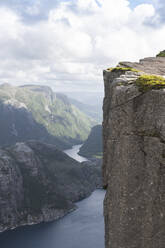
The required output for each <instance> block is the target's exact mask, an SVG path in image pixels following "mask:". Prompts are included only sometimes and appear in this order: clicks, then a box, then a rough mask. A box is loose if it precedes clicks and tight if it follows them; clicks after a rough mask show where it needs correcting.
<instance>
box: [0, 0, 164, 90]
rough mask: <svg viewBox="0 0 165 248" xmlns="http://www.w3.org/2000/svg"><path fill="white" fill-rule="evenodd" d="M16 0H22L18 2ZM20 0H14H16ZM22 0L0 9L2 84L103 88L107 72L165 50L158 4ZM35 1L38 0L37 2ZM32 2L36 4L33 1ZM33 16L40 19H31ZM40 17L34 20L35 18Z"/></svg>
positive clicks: (115, 0) (121, 0)
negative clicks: (154, 23)
mask: <svg viewBox="0 0 165 248" xmlns="http://www.w3.org/2000/svg"><path fill="white" fill-rule="evenodd" d="M15 1H16V0H15ZM13 2H14V1H12V3H13ZM29 2H31V1H25V3H24V11H23V12H22V13H20V8H19V7H20V1H18V0H17V5H16V6H17V8H14V7H13V6H14V5H11V6H12V7H11V8H9V7H7V6H5V7H4V6H1V7H0V16H1V19H0V29H1V32H0V46H1V49H0V82H2V83H3V82H8V83H13V84H25V83H39V84H47V85H50V86H51V87H52V88H53V89H55V90H56V91H65V90H66V91H69V90H70V91H71V90H75V91H76V90H82V91H86V90H95V91H97V90H101V89H102V88H103V83H102V70H103V69H104V68H107V67H109V66H112V65H115V64H116V63H117V62H119V61H121V60H133V61H134V60H138V59H139V58H142V57H145V56H150V55H151V56H152V55H155V54H156V53H157V52H158V51H159V50H162V49H164V44H165V36H164V32H165V24H162V25H160V26H159V27H156V28H155V26H153V27H152V26H151V25H148V23H149V22H150V20H151V19H152V20H153V19H154V18H157V15H158V12H156V9H155V8H154V5H151V4H148V3H143V4H139V5H137V6H136V7H134V8H131V7H130V4H129V1H127V0H97V1H95V0H85V1H84V0H74V1H63V2H62V1H60V3H58V4H57V1H53V4H52V1H50V0H49V1H47V2H48V4H47V5H48V6H47V8H46V10H47V11H46V12H47V15H46V16H44V18H40V15H41V13H42V9H43V7H44V5H43V2H45V1H35V4H29ZM33 2H34V1H33ZM31 3H32V2H31ZM25 13H26V14H25ZM27 16H32V19H33V18H36V17H37V19H35V21H33V22H31V21H28V20H29V19H26V18H27ZM33 20H34V19H33Z"/></svg>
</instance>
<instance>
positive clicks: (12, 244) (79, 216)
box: [0, 190, 105, 248]
mask: <svg viewBox="0 0 165 248" xmlns="http://www.w3.org/2000/svg"><path fill="white" fill-rule="evenodd" d="M104 195H105V192H104V191H103V190H96V191H95V192H94V193H93V194H92V195H91V196H90V197H88V198H86V199H85V200H83V201H81V202H78V203H77V205H78V209H77V210H76V211H74V212H72V213H70V214H68V215H67V216H65V217H64V218H62V219H60V220H57V221H54V222H51V223H46V224H45V223H43V224H39V225H34V226H26V227H20V228H17V229H15V230H12V231H7V232H4V233H2V234H0V248H104V219H103V198H104Z"/></svg>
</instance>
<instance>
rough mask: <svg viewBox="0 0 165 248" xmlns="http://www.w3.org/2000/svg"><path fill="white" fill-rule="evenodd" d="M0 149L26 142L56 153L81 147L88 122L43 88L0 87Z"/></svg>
mask: <svg viewBox="0 0 165 248" xmlns="http://www.w3.org/2000/svg"><path fill="white" fill-rule="evenodd" d="M0 116H1V120H0V130H1V132H0V146H4V145H11V144H14V143H16V142H23V141H27V140H30V139H33V140H39V141H43V142H46V143H51V144H55V145H57V147H58V148H60V149H65V148H69V147H71V146H72V145H73V144H78V143H82V142H83V141H84V140H85V139H86V138H87V136H88V134H89V132H90V128H91V126H92V125H93V121H92V119H90V118H89V117H88V116H86V115H85V114H84V113H83V112H81V111H80V110H79V109H78V108H76V107H75V106H74V105H73V104H71V103H70V101H69V99H68V98H67V97H66V96H65V95H62V94H59V93H58V94H56V93H54V92H53V91H52V90H51V88H49V87H47V86H38V85H25V86H19V87H14V86H11V85H9V84H2V85H0Z"/></svg>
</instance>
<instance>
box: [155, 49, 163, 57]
mask: <svg viewBox="0 0 165 248" xmlns="http://www.w3.org/2000/svg"><path fill="white" fill-rule="evenodd" d="M156 57H165V50H163V51H161V52H160V53H158V54H157V55H156Z"/></svg>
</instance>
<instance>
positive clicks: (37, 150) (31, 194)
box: [0, 141, 102, 232]
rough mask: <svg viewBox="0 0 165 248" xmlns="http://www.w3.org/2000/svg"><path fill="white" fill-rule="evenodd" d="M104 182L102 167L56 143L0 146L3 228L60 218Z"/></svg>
mask: <svg viewBox="0 0 165 248" xmlns="http://www.w3.org/2000/svg"><path fill="white" fill-rule="evenodd" d="M101 183H102V182H101V167H100V170H99V169H98V167H95V166H91V165H83V164H80V163H78V162H77V161H75V160H74V159H72V158H70V157H68V156H67V155H66V154H64V153H63V152H61V151H59V150H57V149H56V147H55V146H53V145H47V144H44V143H40V142H34V141H29V142H27V143H17V144H16V145H14V146H13V147H9V148H4V149H0V232H1V231H4V230H6V229H11V228H15V227H17V226H20V225H27V224H36V223H40V222H42V221H52V220H55V219H58V218H60V217H62V216H64V215H65V214H67V213H69V212H70V211H72V210H74V209H75V208H76V205H75V204H74V202H76V201H78V200H81V199H83V198H85V197H87V196H88V195H90V194H91V193H92V191H93V190H94V189H96V188H97V187H101Z"/></svg>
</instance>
